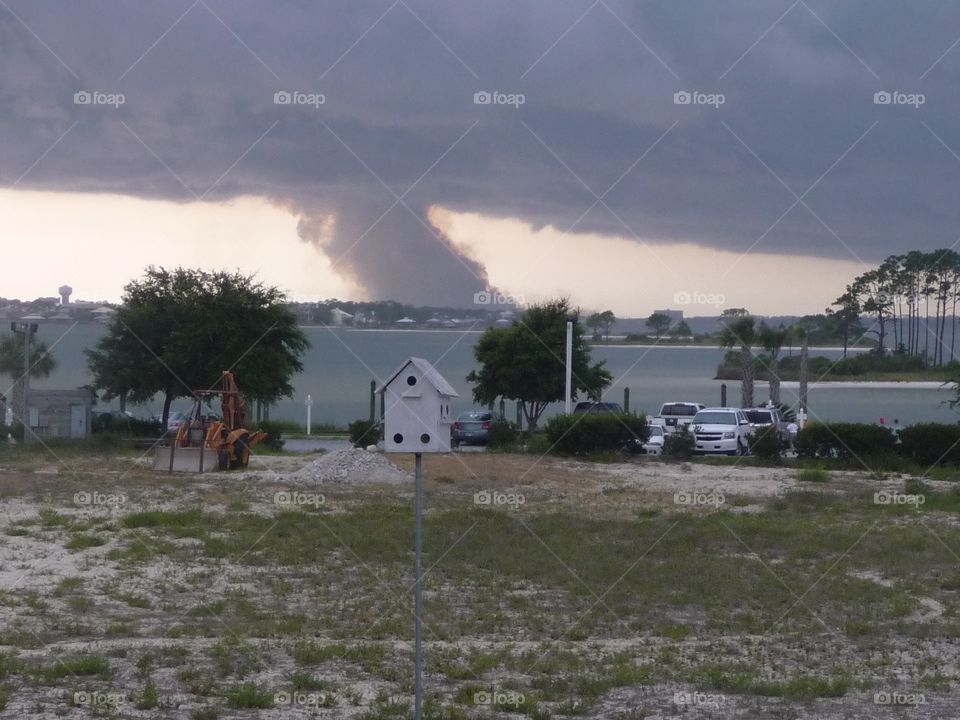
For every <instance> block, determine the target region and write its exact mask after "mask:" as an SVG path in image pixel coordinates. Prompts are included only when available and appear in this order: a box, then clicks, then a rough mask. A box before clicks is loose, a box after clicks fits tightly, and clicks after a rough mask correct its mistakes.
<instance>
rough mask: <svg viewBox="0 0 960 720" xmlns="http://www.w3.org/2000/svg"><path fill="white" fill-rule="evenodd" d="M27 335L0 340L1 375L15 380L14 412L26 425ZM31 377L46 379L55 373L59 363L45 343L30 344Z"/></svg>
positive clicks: (10, 336)
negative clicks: (25, 339)
mask: <svg viewBox="0 0 960 720" xmlns="http://www.w3.org/2000/svg"><path fill="white" fill-rule="evenodd" d="M24 338H25V335H24V334H23V333H17V334H14V335H8V336H7V337H5V338H3V339H2V340H0V375H9V376H10V377H11V378H12V379H13V412H14V414H15V416H16V417H17V418H19V421H20V422H21V423H26V422H27V420H28V418H27V408H25V407H24V406H23V400H24V390H26V388H27V377H26V375H24V372H23V370H24V367H23V363H24V358H23V343H24ZM29 365H30V377H34V378H45V377H47V376H48V375H50V373H51V372H53V370H54V368H56V366H57V361H56V360H54V358H53V356H52V355H51V354H50V349H49V348H48V347H47V344H46V343H44V342H39V341H36V340H34V341H33V342H32V343H30V360H29Z"/></svg>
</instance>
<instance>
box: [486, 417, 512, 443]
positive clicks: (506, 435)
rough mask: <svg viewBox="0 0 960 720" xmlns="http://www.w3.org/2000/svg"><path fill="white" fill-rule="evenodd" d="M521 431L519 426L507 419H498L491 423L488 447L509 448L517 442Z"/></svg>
mask: <svg viewBox="0 0 960 720" xmlns="http://www.w3.org/2000/svg"><path fill="white" fill-rule="evenodd" d="M519 438H520V431H519V430H518V429H517V426H516V425H514V424H513V423H511V422H508V421H507V420H497V421H495V422H492V423H490V430H489V431H488V434H487V447H488V448H489V449H490V450H508V449H510V448H513V447H514V446H515V445H516V444H517V440H518V439H519Z"/></svg>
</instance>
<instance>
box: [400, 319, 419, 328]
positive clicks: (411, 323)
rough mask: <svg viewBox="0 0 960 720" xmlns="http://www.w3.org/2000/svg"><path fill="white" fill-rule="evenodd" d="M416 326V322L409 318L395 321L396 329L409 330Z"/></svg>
mask: <svg viewBox="0 0 960 720" xmlns="http://www.w3.org/2000/svg"><path fill="white" fill-rule="evenodd" d="M416 324H417V321H416V320H414V319H413V318H409V317H402V318H400V319H399V320H397V327H402V328H411V327H415V326H416Z"/></svg>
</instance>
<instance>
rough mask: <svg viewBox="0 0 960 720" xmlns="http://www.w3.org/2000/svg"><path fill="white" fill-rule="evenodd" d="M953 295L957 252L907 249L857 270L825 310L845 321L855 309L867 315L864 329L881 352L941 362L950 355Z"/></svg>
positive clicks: (957, 284) (958, 281) (956, 293)
mask: <svg viewBox="0 0 960 720" xmlns="http://www.w3.org/2000/svg"><path fill="white" fill-rule="evenodd" d="M958 300H960V253H957V252H956V251H954V250H951V249H946V250H934V251H933V252H929V253H925V252H921V251H919V250H912V251H910V252H908V253H906V254H904V255H891V256H890V257H888V258H887V259H886V260H884V261H883V262H882V263H881V264H880V266H879V267H877V268H875V269H873V270H868V271H867V272H865V273H863V274H861V275H859V276H858V277H857V278H856V279H855V280H854V281H853V282H852V283H850V284H849V285H848V286H847V289H846V292H845V293H844V294H843V295H841V296H840V297H839V298H837V299H836V301H834V303H833V306H834V307H835V308H836V309H835V310H833V309H831V310H829V311H828V312H829V313H830V314H831V315H832V316H833V317H835V318H837V319H838V320H839V321H840V322H841V324H844V323H849V324H850V326H851V327H852V326H853V324H854V323H855V321H856V320H857V319H858V318H859V317H860V316H861V315H867V316H869V317H871V318H873V319H874V320H873V324H872V326H871V327H870V328H868V330H867V332H868V333H870V334H872V335H874V336H875V337H876V340H877V351H878V353H879V354H881V355H883V354H885V353H886V352H888V350H889V351H892V352H894V353H898V354H902V355H908V356H911V357H919V358H923V360H924V361H925V362H929V363H931V364H934V365H943V364H944V362H945V358H946V362H949V361H950V360H951V359H952V358H953V357H954V349H955V347H956V334H957V333H956V330H957V302H958Z"/></svg>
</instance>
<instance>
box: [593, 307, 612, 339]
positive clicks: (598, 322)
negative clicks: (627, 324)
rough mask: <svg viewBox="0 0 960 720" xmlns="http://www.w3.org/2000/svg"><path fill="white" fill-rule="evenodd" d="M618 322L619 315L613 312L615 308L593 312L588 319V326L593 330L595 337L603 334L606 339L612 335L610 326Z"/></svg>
mask: <svg viewBox="0 0 960 720" xmlns="http://www.w3.org/2000/svg"><path fill="white" fill-rule="evenodd" d="M616 322H617V316H616V315H614V314H613V310H604V311H603V312H597V313H593V314H592V315H590V317H588V318H587V320H586V324H587V327H588V328H590V329H591V330H592V331H593V336H594V338H596V337H597V336H602V337H603V338H604V339H608V338H609V337H610V328H612V327H613V325H614V323H616Z"/></svg>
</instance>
